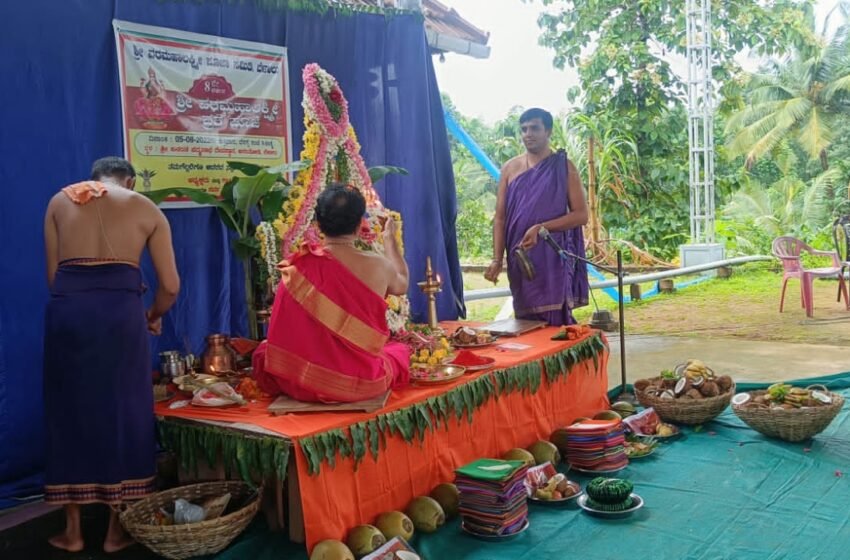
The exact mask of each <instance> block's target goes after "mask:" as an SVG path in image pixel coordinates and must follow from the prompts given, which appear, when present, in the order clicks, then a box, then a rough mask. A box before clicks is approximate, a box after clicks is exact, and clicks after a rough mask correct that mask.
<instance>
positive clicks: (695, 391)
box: [685, 388, 703, 400]
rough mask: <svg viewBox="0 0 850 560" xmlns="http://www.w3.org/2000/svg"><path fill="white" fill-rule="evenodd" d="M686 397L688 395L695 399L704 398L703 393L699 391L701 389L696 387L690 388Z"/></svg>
mask: <svg viewBox="0 0 850 560" xmlns="http://www.w3.org/2000/svg"><path fill="white" fill-rule="evenodd" d="M685 397H687V398H689V399H694V400H697V399H701V398H703V396H702V393H700V392H699V389H694V388H690V389H688V392H687V393H685Z"/></svg>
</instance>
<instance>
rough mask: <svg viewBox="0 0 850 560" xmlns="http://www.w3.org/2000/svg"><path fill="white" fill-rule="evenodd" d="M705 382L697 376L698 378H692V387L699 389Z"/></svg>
mask: <svg viewBox="0 0 850 560" xmlns="http://www.w3.org/2000/svg"><path fill="white" fill-rule="evenodd" d="M704 382H705V378H704V377H702V376H701V375H697V376H696V377H691V385H693V386H694V387H699V386H701V385H702V384H703V383H704Z"/></svg>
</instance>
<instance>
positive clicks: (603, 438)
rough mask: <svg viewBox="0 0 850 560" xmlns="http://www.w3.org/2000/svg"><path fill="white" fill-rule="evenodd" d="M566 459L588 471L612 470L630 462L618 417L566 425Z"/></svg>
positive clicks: (575, 466)
mask: <svg viewBox="0 0 850 560" xmlns="http://www.w3.org/2000/svg"><path fill="white" fill-rule="evenodd" d="M566 431H567V461H568V462H569V464H570V465H571V466H572V467H574V468H579V469H584V470H588V471H614V470H617V469H621V468H623V467H625V466H626V465H627V464H628V463H629V459H628V457H627V456H626V449H625V445H624V444H625V441H626V439H625V435H624V431H623V423H622V422H621V421H620V420H585V421H584V422H579V423H578V424H573V425H572V426H569V427H567V428H566Z"/></svg>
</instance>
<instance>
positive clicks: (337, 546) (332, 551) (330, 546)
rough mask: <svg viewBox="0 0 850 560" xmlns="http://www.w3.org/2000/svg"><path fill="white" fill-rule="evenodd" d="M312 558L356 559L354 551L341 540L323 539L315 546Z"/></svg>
mask: <svg viewBox="0 0 850 560" xmlns="http://www.w3.org/2000/svg"><path fill="white" fill-rule="evenodd" d="M310 560H354V553H353V552H351V549H350V548H348V547H347V546H345V544H343V543H342V542H340V541H333V540H327V541H322V542H320V543H319V544H317V545H316V546H314V547H313V552H311V553H310Z"/></svg>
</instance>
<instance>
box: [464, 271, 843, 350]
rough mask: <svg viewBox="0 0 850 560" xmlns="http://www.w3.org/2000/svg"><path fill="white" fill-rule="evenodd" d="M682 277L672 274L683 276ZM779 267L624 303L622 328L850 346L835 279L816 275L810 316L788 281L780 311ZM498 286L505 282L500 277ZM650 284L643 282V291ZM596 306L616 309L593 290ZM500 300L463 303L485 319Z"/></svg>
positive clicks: (481, 283)
mask: <svg viewBox="0 0 850 560" xmlns="http://www.w3.org/2000/svg"><path fill="white" fill-rule="evenodd" d="M685 279H687V277H683V278H680V279H677V281H682V280H685ZM781 284H782V273H781V272H779V271H778V270H777V269H775V268H773V267H770V266H767V265H764V264H760V265H747V266H742V267H736V268H734V269H733V274H732V277H731V278H729V279H712V280H707V281H705V282H702V283H700V284H696V285H694V286H690V287H686V288H683V289H681V290H677V291H676V292H675V293H673V294H669V295H668V294H661V295H657V296H654V297H651V298H649V299H645V300H641V301H637V302H633V303H630V304H627V305H626V310H625V315H626V320H625V323H626V332H628V333H630V334H646V335H677V336H693V337H710V338H724V337H726V338H743V339H748V340H772V341H785V342H792V343H809V344H830V345H838V346H850V336H848V334H850V312H847V311H846V310H845V307H844V302H841V303H837V302H836V301H835V298H836V292H837V289H838V284H837V282H836V281H834V280H818V281H815V286H814V299H815V316H814V317H813V318H811V319H809V318H807V317H806V314H805V312H804V310H803V309H802V308H801V305H800V284H799V282H797V281H796V280H791V281H789V283H788V289H787V291H786V294H785V311H784V312H783V313H779V292H780V288H781ZM499 285H500V286H502V285H504V286H507V278H504V275H503V278H502V281H501V282H500V284H499ZM652 286H653V284H651V283H650V284H643V285H642V286H641V287H642V289H643V291H644V292H646V291H647V290H649V289H650V288H651V287H652ZM485 287H492V284H491V283H489V282H487V281H486V280H484V279H483V278H482V277H481V274H480V273H470V274H465V275H464V288H465V289H466V290H472V289H480V288H485ZM595 296H596V301H597V303H598V304H599V307H600V308H605V309H610V310H611V311H612V312H614V313H615V317H616V309H617V305H616V302H615V301H613V300H612V299H611V298H609V297H608V296H607V295H606V294H604V293H602V292H600V291H598V290H595ZM504 301H505V300H504V299H502V300H483V301H475V302H471V303H469V304H468V306H467V309H468V316H469V319H470V320H476V321H489V320H492V318H493V317H495V315H496V313H498V311H499V309H500V308H501V306H502V304H503V303H504ZM592 312H593V303H592V301H591V305H589V306H587V307H584V308H581V309H578V310H576V312H575V315H576V319H578V320H579V321H581V322H586V321H589V320H590V316H591V314H592Z"/></svg>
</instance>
